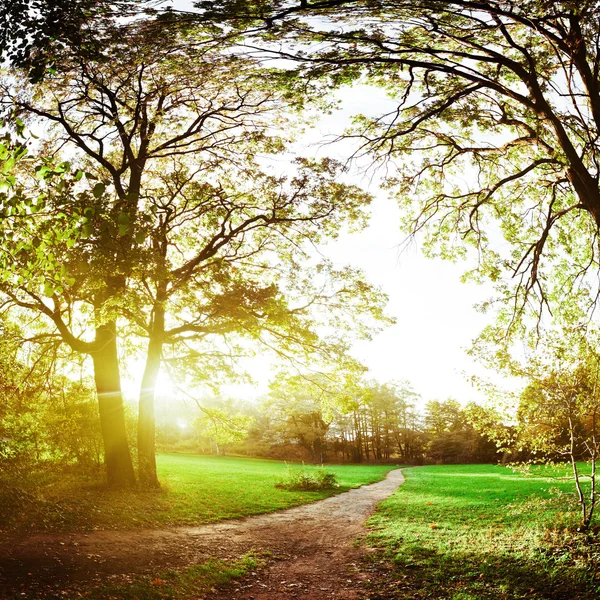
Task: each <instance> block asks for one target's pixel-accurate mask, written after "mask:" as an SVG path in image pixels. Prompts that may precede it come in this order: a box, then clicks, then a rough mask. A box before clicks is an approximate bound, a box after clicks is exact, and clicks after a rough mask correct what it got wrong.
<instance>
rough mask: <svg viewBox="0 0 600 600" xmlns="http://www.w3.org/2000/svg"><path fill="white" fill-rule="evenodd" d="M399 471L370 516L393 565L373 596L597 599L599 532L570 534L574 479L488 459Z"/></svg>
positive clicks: (374, 540) (379, 543) (574, 524)
mask: <svg viewBox="0 0 600 600" xmlns="http://www.w3.org/2000/svg"><path fill="white" fill-rule="evenodd" d="M404 473H405V476H406V483H405V484H404V485H402V486H401V487H400V489H399V490H398V491H397V492H396V493H395V494H394V495H393V496H391V497H390V498H389V499H388V500H386V501H385V502H383V503H382V504H380V505H379V510H378V512H377V513H376V515H375V516H374V517H372V519H371V521H370V524H371V525H372V526H373V527H374V528H375V531H374V532H373V534H372V536H371V542H372V543H373V544H374V545H376V546H378V547H380V548H381V549H382V551H383V552H384V555H385V556H386V557H387V558H389V559H391V561H392V563H393V565H394V572H393V573H392V577H390V579H389V581H388V582H387V583H385V584H382V587H381V590H379V591H378V592H376V593H375V594H374V595H372V596H371V597H372V598H386V599H388V598H390V599H391V598H403V599H413V598H414V599H416V598H448V599H452V600H479V599H487V598H489V599H492V598H493V599H503V598H507V599H508V598H511V599H513V598H514V599H516V598H532V599H541V598H545V599H557V600H558V599H561V600H576V599H590V600H592V599H596V598H600V537H599V536H598V533H597V532H596V534H591V535H589V536H586V535H584V534H581V533H577V531H576V529H577V525H578V516H579V515H578V513H577V512H576V510H575V509H574V506H573V505H572V504H571V502H570V500H569V499H568V498H567V497H566V496H565V495H564V494H565V493H571V492H572V484H571V483H568V482H563V481H559V480H556V479H554V478H552V477H548V475H549V473H548V472H547V471H545V470H538V471H536V472H535V474H533V475H529V476H523V475H521V474H517V473H514V472H513V471H512V470H510V469H508V468H505V467H500V466H491V465H460V466H430V467H419V468H413V469H406V470H405V471H404ZM553 488H554V490H555V491H552V489H553ZM598 516H599V517H600V515H598Z"/></svg>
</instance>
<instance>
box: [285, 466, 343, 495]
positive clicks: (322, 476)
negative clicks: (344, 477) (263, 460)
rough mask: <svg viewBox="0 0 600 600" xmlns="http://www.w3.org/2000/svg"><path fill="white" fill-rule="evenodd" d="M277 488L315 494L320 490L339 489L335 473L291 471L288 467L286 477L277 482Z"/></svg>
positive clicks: (318, 470) (303, 470) (319, 470)
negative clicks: (314, 492)
mask: <svg viewBox="0 0 600 600" xmlns="http://www.w3.org/2000/svg"><path fill="white" fill-rule="evenodd" d="M275 487H276V488H279V489H282V490H290V491H303V492H313V491H318V490H330V489H333V488H336V487H339V484H338V482H337V479H336V476H335V473H331V472H329V471H325V470H324V469H317V470H316V471H307V470H306V469H305V468H302V469H290V467H289V466H288V468H287V471H286V473H285V475H284V476H283V477H282V478H281V479H279V480H278V481H277V483H276V484H275Z"/></svg>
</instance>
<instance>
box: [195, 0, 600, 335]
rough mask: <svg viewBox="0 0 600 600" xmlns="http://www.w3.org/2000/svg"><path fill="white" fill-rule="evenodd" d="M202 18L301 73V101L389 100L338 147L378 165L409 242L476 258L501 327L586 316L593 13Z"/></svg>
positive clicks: (485, 7) (310, 7)
mask: <svg viewBox="0 0 600 600" xmlns="http://www.w3.org/2000/svg"><path fill="white" fill-rule="evenodd" d="M198 6H200V7H201V8H202V9H203V10H205V12H204V13H203V18H206V17H207V14H210V15H212V18H213V19H214V20H215V21H216V22H218V21H226V22H227V20H229V22H231V23H236V24H239V23H241V22H243V23H245V26H246V28H247V29H248V36H249V37H248V41H247V45H248V46H249V47H251V48H252V49H253V50H254V51H255V52H262V53H263V54H265V53H266V54H276V55H277V56H284V57H286V58H289V59H291V60H294V61H297V63H299V64H300V66H299V68H298V71H297V73H298V75H299V76H300V79H299V85H300V86H303V87H304V89H310V86H309V87H307V85H308V84H307V81H310V84H315V82H316V81H317V80H318V78H319V77H320V78H321V80H322V81H323V82H324V83H323V89H326V88H327V87H330V86H331V85H334V86H339V85H344V84H348V83H353V82H355V81H357V80H361V81H367V82H370V83H371V84H373V85H377V86H380V87H382V88H384V89H385V90H386V91H387V92H388V94H389V96H390V98H391V100H392V101H393V102H394V103H395V107H394V108H392V109H391V110H390V111H389V112H387V113H386V114H380V115H377V116H375V117H369V116H364V117H362V118H360V119H358V121H357V126H356V127H355V128H354V130H353V132H351V133H349V134H347V135H346V136H345V137H351V138H354V139H355V140H356V141H357V142H358V144H359V149H358V150H357V151H356V153H357V154H368V155H369V156H370V157H371V158H372V159H373V160H374V161H375V162H376V163H385V164H386V165H387V169H388V170H387V173H388V177H387V185H388V186H389V188H390V189H391V190H393V193H394V194H395V195H396V197H397V198H398V200H399V201H400V203H401V204H402V206H403V207H404V209H405V213H404V214H405V226H406V230H407V231H408V232H409V233H412V234H415V233H417V232H425V233H426V234H427V246H428V248H429V250H430V252H431V253H435V252H439V253H441V254H442V255H443V256H446V257H456V256H461V255H464V254H465V253H466V250H465V248H468V247H469V246H474V247H475V248H477V250H478V257H479V261H478V266H477V268H476V269H475V270H474V273H473V276H475V277H488V278H490V279H491V280H492V281H495V282H497V283H498V286H499V289H500V292H501V297H502V298H503V299H504V300H505V301H506V303H507V306H508V311H507V315H506V321H505V323H504V325H505V326H507V327H508V328H510V326H511V325H513V324H514V318H513V317H515V316H516V317H521V316H523V315H524V313H526V312H527V311H528V310H531V311H532V312H533V313H534V314H536V315H539V314H540V313H541V312H542V311H543V310H544V309H545V308H557V307H558V312H561V311H562V313H563V314H564V316H565V318H573V316H574V315H573V313H572V311H570V310H569V309H568V308H567V306H566V304H567V302H566V301H564V297H565V294H568V295H570V296H571V297H576V296H578V295H579V296H583V297H585V299H586V300H587V306H586V307H585V308H584V310H589V309H590V305H592V304H594V303H595V298H596V297H597V285H595V284H593V283H592V284H591V286H592V289H591V290H590V289H588V286H589V285H590V282H589V280H588V279H586V275H585V274H586V273H588V272H589V271H590V269H593V268H594V266H593V265H595V264H597V262H598V248H597V245H596V244H595V240H596V236H597V230H598V225H599V224H600V189H599V186H598V180H599V175H598V168H597V164H598V162H599V160H598V159H599V157H598V144H597V138H598V133H599V131H600V86H599V85H598V72H599V69H600V51H599V47H598V43H597V40H598V35H599V31H600V30H599V25H598V19H597V14H598V10H599V8H600V5H599V4H598V2H597V1H595V0H585V1H573V0H562V1H551V2H549V1H544V0H525V1H524V2H517V1H514V0H506V1H500V0H492V1H489V2H479V1H475V0H456V1H450V2H448V1H445V0H444V1H441V0H419V1H417V2H414V1H412V0H410V1H408V0H407V1H399V2H385V1H384V2H370V1H368V0H364V1H354V0H321V1H317V2H309V1H304V0H302V1H301V2H297V3H296V2H292V3H288V2H283V1H282V2H279V1H275V2H243V1H240V0H233V1H231V2H227V1H225V2H221V3H208V2H199V3H198ZM191 18H192V16H191V15H188V16H187V19H191ZM261 29H262V30H263V31H264V32H265V33H264V37H263V38H262V41H260V32H261ZM274 40H275V41H276V42H277V44H275V43H273V41H274ZM281 40H284V43H283V44H281V43H280V41H281ZM499 236H503V237H504V238H505V240H506V241H508V244H507V245H502V244H500V243H496V242H497V241H498V238H499ZM503 274H508V275H510V276H511V277H512V279H513V280H514V281H515V285H512V284H509V283H506V282H505V280H504V279H503V278H502V275H503ZM571 290H572V291H571Z"/></svg>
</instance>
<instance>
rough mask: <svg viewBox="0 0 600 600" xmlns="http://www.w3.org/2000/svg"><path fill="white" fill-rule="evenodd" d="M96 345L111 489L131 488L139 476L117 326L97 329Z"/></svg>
mask: <svg viewBox="0 0 600 600" xmlns="http://www.w3.org/2000/svg"><path fill="white" fill-rule="evenodd" d="M96 341H97V342H98V343H99V349H98V350H96V351H95V352H92V353H91V356H92V360H93V362H94V377H95V381H96V391H97V392H98V409H99V412H100V428H101V431H102V439H103V441H104V464H105V466H106V478H107V482H108V485H109V487H111V488H126V487H131V486H133V485H135V474H134V472H133V463H132V462H131V454H130V452H129V444H128V442H127V432H126V428H125V411H124V409H123V396H122V393H121V378H120V374H119V359H118V356H117V325H116V322H115V321H111V322H109V323H106V324H104V325H100V326H99V327H98V328H97V329H96Z"/></svg>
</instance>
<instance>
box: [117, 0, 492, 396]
mask: <svg viewBox="0 0 600 600" xmlns="http://www.w3.org/2000/svg"><path fill="white" fill-rule="evenodd" d="M172 1H173V5H174V6H175V7H176V8H179V9H189V8H190V7H191V1H190V0H172ZM340 99H341V100H342V105H341V110H339V111H338V112H336V113H334V114H333V115H329V116H327V117H324V118H323V119H322V121H321V122H320V123H319V125H318V126H317V127H316V128H315V129H314V130H312V131H310V132H308V133H307V135H306V136H305V137H304V138H303V139H302V140H301V141H300V143H299V145H298V146H299V153H301V154H304V155H309V156H314V155H318V156H326V155H328V156H334V157H336V158H342V157H344V156H345V155H347V154H348V151H349V148H348V147H340V148H339V149H337V150H336V148H335V147H332V146H326V147H322V145H321V143H322V141H323V140H324V139H326V138H327V137H328V136H330V135H331V134H339V133H341V132H342V131H343V130H344V129H345V127H347V126H348V125H349V124H350V121H349V119H350V117H351V116H352V115H354V114H357V113H368V114H382V113H384V112H386V111H387V110H389V109H390V107H391V106H393V105H392V104H390V100H389V99H387V98H386V96H385V94H384V92H383V91H381V90H374V89H372V88H367V87H365V86H356V87H355V88H353V89H347V90H345V91H343V93H341V94H340ZM356 182H357V183H361V184H362V185H367V184H368V181H367V180H362V179H359V178H358V176H357V178H356ZM369 191H370V192H371V193H373V194H374V195H376V200H375V202H374V204H373V210H372V219H371V224H370V226H369V227H368V229H366V230H365V231H363V232H361V233H359V234H354V235H343V236H342V237H341V238H340V239H339V240H338V241H337V242H336V243H333V244H330V245H329V246H328V247H327V248H325V249H324V250H323V253H324V254H325V255H326V256H328V257H329V258H331V259H333V260H334V261H335V263H336V265H338V266H342V265H345V264H349V265H352V266H356V267H360V268H361V269H363V270H364V271H365V273H366V274H367V278H368V280H369V281H370V282H372V283H374V284H376V285H379V286H380V287H381V288H382V289H383V290H384V291H385V292H386V293H387V294H388V295H389V299H390V300H389V305H388V314H390V315H392V316H394V317H395V318H396V320H397V323H396V325H394V326H392V327H390V328H388V329H387V330H386V331H384V332H383V333H382V334H380V335H378V336H377V337H376V338H375V339H374V340H373V341H371V342H360V343H357V344H356V345H355V347H354V354H355V355H356V356H357V358H359V359H361V360H362V361H363V362H364V364H365V365H366V366H367V367H369V369H370V373H369V374H368V376H369V377H373V378H375V379H377V380H379V381H380V382H382V383H383V382H386V381H390V380H393V379H396V380H400V379H408V380H409V381H410V382H411V383H412V385H413V387H414V389H415V391H417V392H418V393H420V394H421V396H422V398H423V400H424V401H427V400H430V399H445V398H448V397H453V398H456V399H457V400H460V401H461V402H468V401H470V400H475V401H478V400H479V401H481V400H482V399H483V396H482V395H481V393H479V392H478V391H477V390H476V389H474V388H473V387H472V385H471V384H470V383H468V378H469V377H470V376H471V375H474V374H479V375H481V374H483V373H484V370H483V369H482V368H481V367H480V366H478V365H477V364H475V363H474V362H473V361H472V360H471V359H470V358H469V357H468V356H467V355H466V353H465V350H466V349H467V348H469V346H470V345H471V341H472V340H473V338H475V337H476V336H477V335H478V333H479V332H480V331H481V330H482V329H483V327H484V326H485V325H486V324H487V323H488V322H489V318H490V317H488V316H484V315H482V314H480V313H478V312H477V311H476V310H475V309H474V308H473V306H474V305H475V304H477V303H479V302H481V301H482V300H484V299H486V298H488V297H489V296H490V295H491V294H492V292H491V288H488V289H485V288H484V287H483V286H477V285H475V284H463V283H461V282H460V276H461V275H462V273H463V272H464V271H465V270H466V269H467V266H468V265H466V264H452V263H450V262H447V261H442V260H432V259H425V258H424V257H423V256H422V254H421V252H420V250H419V247H418V240H417V241H416V242H415V243H414V244H412V246H410V247H409V248H408V249H407V250H404V251H402V252H401V251H400V244H401V242H402V241H403V234H402V233H401V232H400V229H399V213H400V211H399V209H398V207H397V206H396V204H395V202H394V201H393V200H391V199H389V198H387V192H383V191H379V190H378V189H377V185H376V183H374V184H372V185H371V186H370V187H369ZM254 362H255V366H253V367H252V369H251V370H252V375H253V377H254V378H255V380H256V382H257V385H256V386H230V387H228V388H227V389H225V390H223V391H224V393H225V394H231V395H233V396H238V397H245V398H248V399H250V398H255V397H257V396H260V395H262V394H264V393H265V392H266V391H267V388H268V382H269V378H270V376H271V374H272V373H271V368H270V366H269V363H268V361H265V360H264V359H263V360H257V361H254ZM124 383H126V382H124ZM132 384H133V382H130V383H129V385H127V386H126V391H127V388H129V389H130V390H131V391H133V389H135V388H137V386H136V385H135V384H133V385H132ZM159 384H160V385H159V387H160V388H162V395H163V396H166V395H170V390H169V387H170V386H169V383H168V380H167V378H166V377H165V376H164V374H162V376H161V378H160V380H159ZM128 395H129V394H128ZM160 395H161V394H160V390H159V397H160ZM159 401H160V398H159Z"/></svg>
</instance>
